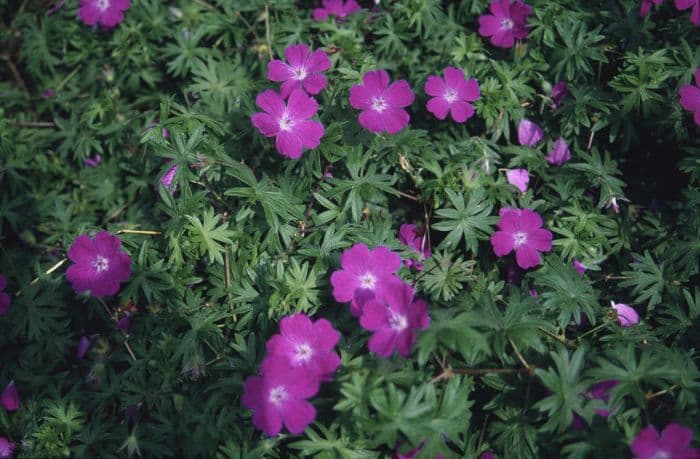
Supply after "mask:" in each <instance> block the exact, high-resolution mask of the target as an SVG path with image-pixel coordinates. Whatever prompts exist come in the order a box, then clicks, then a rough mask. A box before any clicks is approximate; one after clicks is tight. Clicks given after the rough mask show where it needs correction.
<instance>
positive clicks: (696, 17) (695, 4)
mask: <svg viewBox="0 0 700 459" xmlns="http://www.w3.org/2000/svg"><path fill="white" fill-rule="evenodd" d="M688 8H692V11H691V13H690V22H691V23H692V24H693V25H700V0H676V9H677V10H681V11H682V10H687V9H688Z"/></svg>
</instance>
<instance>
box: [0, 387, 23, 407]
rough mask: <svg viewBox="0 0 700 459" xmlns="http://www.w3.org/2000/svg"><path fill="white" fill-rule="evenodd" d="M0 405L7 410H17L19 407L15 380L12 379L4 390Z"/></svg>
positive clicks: (0, 396) (0, 397)
mask: <svg viewBox="0 0 700 459" xmlns="http://www.w3.org/2000/svg"><path fill="white" fill-rule="evenodd" d="M0 405H2V407H3V408H5V409H6V410H7V411H17V410H18V409H19V394H18V393H17V388H16V387H15V382H14V381H10V383H9V384H8V385H7V387H5V390H3V391H2V395H0Z"/></svg>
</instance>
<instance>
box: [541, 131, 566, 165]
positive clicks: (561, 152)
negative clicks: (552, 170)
mask: <svg viewBox="0 0 700 459" xmlns="http://www.w3.org/2000/svg"><path fill="white" fill-rule="evenodd" d="M570 159H571V152H570V151H569V146H568V145H567V144H566V142H565V141H564V139H562V138H561V137H559V138H558V139H557V141H556V142H554V149H552V151H551V152H550V153H549V156H547V157H546V158H545V160H547V162H548V163H549V164H551V165H553V166H561V165H562V164H564V163H565V162H567V161H568V160H570Z"/></svg>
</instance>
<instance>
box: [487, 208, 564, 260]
mask: <svg viewBox="0 0 700 459" xmlns="http://www.w3.org/2000/svg"><path fill="white" fill-rule="evenodd" d="M499 215H500V219H499V221H498V223H497V224H496V226H497V227H498V231H496V232H495V233H493V235H492V236H491V245H492V246H493V252H494V253H495V254H496V256H499V257H503V256H505V255H508V254H509V253H510V252H512V251H513V250H515V260H516V261H517V263H518V266H520V267H521V268H522V269H527V268H532V267H533V266H537V265H539V264H540V263H541V258H540V253H539V252H549V251H550V250H552V233H551V232H549V231H548V230H546V229H543V228H542V217H540V214H538V213H537V212H535V211H533V210H531V209H510V208H503V209H501V210H500V212H499Z"/></svg>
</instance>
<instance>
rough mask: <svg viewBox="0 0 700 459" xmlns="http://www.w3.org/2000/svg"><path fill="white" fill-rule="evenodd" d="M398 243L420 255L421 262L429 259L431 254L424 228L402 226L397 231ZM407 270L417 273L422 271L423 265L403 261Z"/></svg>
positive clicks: (412, 261)
mask: <svg viewBox="0 0 700 459" xmlns="http://www.w3.org/2000/svg"><path fill="white" fill-rule="evenodd" d="M399 241H400V242H401V243H402V244H405V245H407V246H409V247H410V248H412V249H413V251H414V252H416V253H418V254H419V255H420V258H421V260H423V259H426V258H430V256H431V255H432V253H431V252H430V247H429V246H428V238H427V237H426V234H425V228H422V227H421V228H417V227H416V225H412V224H408V223H406V224H403V225H401V228H400V229H399ZM403 263H404V264H405V265H406V267H407V268H409V269H410V268H415V269H416V270H417V271H422V270H423V264H422V263H420V262H417V261H415V260H411V259H408V260H404V262H403Z"/></svg>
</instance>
